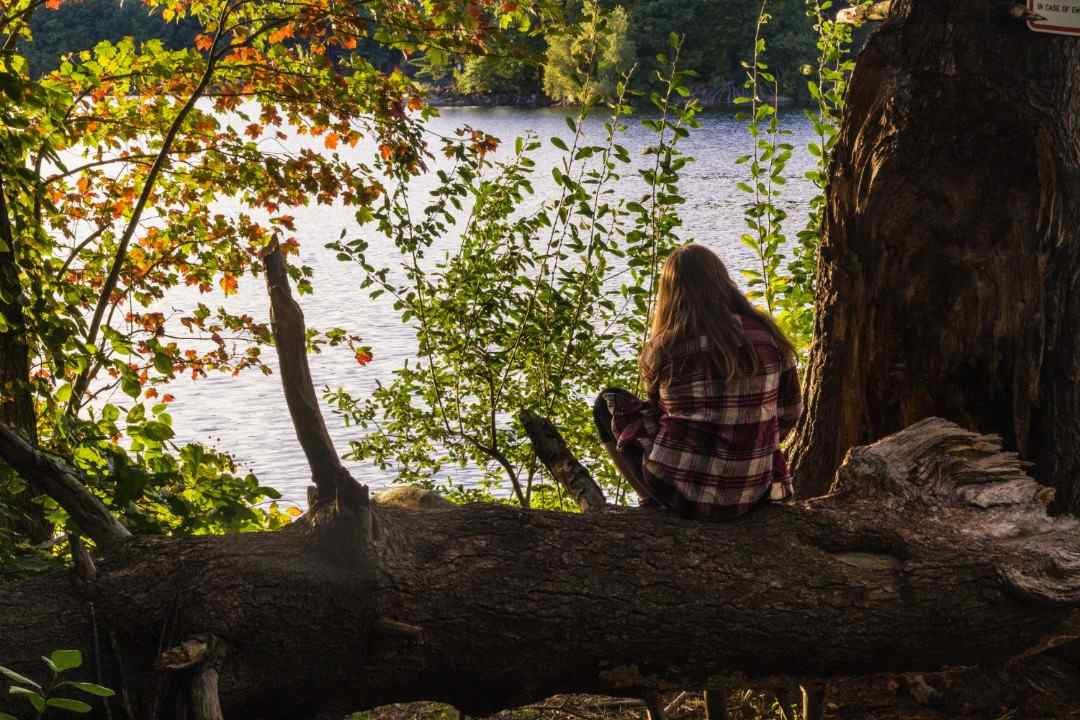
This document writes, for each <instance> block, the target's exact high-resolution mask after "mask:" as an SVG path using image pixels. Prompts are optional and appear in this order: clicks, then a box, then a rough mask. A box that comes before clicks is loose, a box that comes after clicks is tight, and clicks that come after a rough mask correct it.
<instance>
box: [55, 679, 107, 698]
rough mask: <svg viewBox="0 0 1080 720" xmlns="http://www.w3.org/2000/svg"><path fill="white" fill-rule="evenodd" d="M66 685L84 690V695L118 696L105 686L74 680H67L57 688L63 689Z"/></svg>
mask: <svg viewBox="0 0 1080 720" xmlns="http://www.w3.org/2000/svg"><path fill="white" fill-rule="evenodd" d="M65 685H67V686H70V687H73V688H77V689H79V690H82V691H83V692H84V693H90V694H91V695H97V696H98V697H112V696H113V695H115V694H116V693H115V692H114V691H113V690H112V689H111V688H107V687H105V686H103V685H98V684H97V683H91V682H76V681H74V680H66V681H64V682H62V683H60V684H59V685H57V687H62V686H65Z"/></svg>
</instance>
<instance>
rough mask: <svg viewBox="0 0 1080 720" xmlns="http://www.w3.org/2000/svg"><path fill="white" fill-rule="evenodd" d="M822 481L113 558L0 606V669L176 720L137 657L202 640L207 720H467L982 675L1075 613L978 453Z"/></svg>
mask: <svg viewBox="0 0 1080 720" xmlns="http://www.w3.org/2000/svg"><path fill="white" fill-rule="evenodd" d="M839 485H840V490H839V492H838V493H836V494H834V495H832V496H830V497H828V498H824V499H821V500H816V501H812V502H811V503H808V504H805V505H801V506H779V507H768V508H764V509H762V510H760V511H756V512H754V513H752V514H751V515H750V516H748V517H747V518H745V519H743V520H741V521H737V522H734V523H730V524H710V523H700V522H692V521H686V520H682V519H679V518H677V517H674V516H671V515H669V514H666V513H659V512H649V511H636V510H630V511H628V510H606V511H600V512H594V513H589V514H583V515H578V514H568V513H557V512H535V511H524V510H517V509H513V508H509V507H506V506H490V505H487V506H470V507H464V508H453V509H444V510H432V511H426V512H419V511H408V510H401V509H394V508H380V507H378V506H376V507H375V508H374V509H373V510H372V514H373V516H374V527H373V534H372V536H371V537H370V538H368V537H367V536H366V535H363V534H357V533H355V532H353V531H352V524H353V523H355V522H356V519H357V518H356V515H355V513H354V512H353V511H352V510H351V509H349V508H347V507H345V506H343V505H341V504H325V503H321V504H320V505H319V506H318V508H317V509H316V510H315V511H313V514H309V516H306V517H305V518H304V519H303V520H302V521H300V522H298V523H296V524H294V525H293V526H291V527H290V528H288V529H287V530H285V531H282V532H277V533H257V534H248V535H234V536H227V537H203V538H188V539H179V540H164V539H154V538H138V537H136V538H127V539H125V538H123V537H120V536H115V538H116V539H115V540H114V541H113V545H112V547H113V549H112V550H111V551H110V553H109V555H108V556H107V557H106V558H105V559H104V560H103V561H102V562H100V563H99V568H98V571H97V574H96V575H94V576H92V577H91V578H90V580H89V581H88V582H87V581H74V580H73V579H70V578H68V577H67V576H64V575H56V576H50V577H44V578H38V579H33V580H27V581H25V582H22V583H19V584H16V585H14V586H13V587H9V588H5V592H3V593H0V664H4V665H9V666H13V667H14V668H15V669H16V670H19V671H23V672H27V673H31V672H35V671H36V670H37V669H39V662H40V661H39V660H38V658H39V656H40V655H42V654H45V653H46V651H48V650H51V649H54V648H57V647H79V648H83V650H84V653H85V655H86V657H87V658H93V657H97V658H98V662H97V665H98V666H99V667H100V668H101V671H102V672H103V673H104V678H103V680H104V681H105V682H106V683H107V684H111V685H113V686H114V687H117V688H120V687H123V688H124V689H125V690H126V691H127V693H128V694H129V696H130V698H131V703H132V705H133V707H134V708H135V713H136V716H137V717H140V718H142V717H171V716H172V715H171V712H172V708H174V707H175V701H174V699H173V695H174V694H175V693H176V690H177V689H178V688H181V689H182V688H183V687H185V686H184V685H183V683H186V682H190V678H185V677H184V676H183V673H182V672H179V673H178V672H174V671H160V672H159V671H156V670H155V669H154V665H155V660H156V659H157V658H158V657H159V655H160V653H161V650H162V648H166V647H170V646H174V645H178V644H180V643H181V642H182V641H184V640H186V639H189V638H193V637H203V638H206V637H210V638H216V639H217V640H219V641H222V642H223V643H224V646H226V647H227V648H228V652H227V654H226V655H225V656H224V659H223V662H222V664H221V666H220V672H219V676H218V685H219V687H220V699H221V704H222V707H223V709H224V714H225V717H230V716H231V717H234V718H255V717H259V718H298V717H310V716H314V715H315V714H317V713H320V712H331V711H346V710H357V709H362V708H366V707H371V706H376V705H380V704H383V703H388V702H396V701H408V700H419V699H431V700H442V701H446V702H449V703H452V704H454V705H456V706H458V707H459V708H461V709H462V710H464V711H466V712H469V713H471V714H484V713H488V712H491V711H493V710H496V709H499V708H503V707H509V706H514V705H520V704H523V703H527V702H530V701H534V700H537V699H540V698H543V697H547V696H549V695H552V694H555V693H557V692H568V691H569V692H575V691H576V692H597V693H609V694H632V693H644V692H646V691H648V690H650V689H657V688H668V687H709V686H716V685H717V684H723V683H724V682H725V681H726V680H728V679H731V678H734V677H739V678H743V679H744V680H745V679H746V678H761V677H766V676H777V675H789V676H792V677H796V678H803V679H805V678H821V677H835V676H855V675H863V674H867V673H873V672H882V671H889V672H900V671H930V670H935V669H938V668H941V667H944V666H952V665H969V664H977V663H991V662H994V661H998V660H1003V659H1006V658H1008V657H1011V656H1013V655H1015V654H1017V653H1019V652H1022V651H1024V650H1026V649H1028V648H1030V647H1032V646H1033V645H1035V644H1036V643H1037V642H1039V641H1040V640H1041V639H1043V638H1044V637H1045V636H1046V635H1047V634H1050V633H1053V632H1054V631H1055V628H1058V627H1059V626H1060V624H1061V623H1063V622H1064V621H1065V620H1066V618H1067V616H1068V615H1069V613H1070V608H1071V607H1072V606H1073V605H1075V604H1077V603H1078V602H1080V533H1077V526H1078V523H1077V521H1076V520H1075V519H1072V518H1059V519H1050V518H1049V517H1047V515H1046V512H1045V508H1044V505H1043V503H1044V502H1045V501H1046V500H1047V499H1048V497H1047V496H1048V495H1049V494H1050V493H1048V492H1047V491H1046V489H1045V488H1042V487H1041V486H1039V485H1037V484H1036V483H1035V482H1034V481H1032V480H1031V479H1030V478H1028V477H1027V476H1025V475H1024V473H1023V471H1022V468H1021V466H1020V464H1019V463H1018V461H1017V460H1016V458H1015V456H1010V455H1008V454H1003V453H1001V452H999V447H998V446H997V445H996V443H995V441H994V440H993V439H991V438H986V437H980V436H977V435H974V434H972V433H969V432H967V431H964V430H961V429H960V428H958V427H956V426H954V425H952V424H950V423H946V422H943V421H940V420H936V419H934V420H928V421H926V422H924V423H921V424H919V425H917V426H915V427H913V428H911V429H909V430H906V431H904V432H903V433H900V434H898V435H896V436H893V437H891V438H889V439H887V440H885V441H882V442H880V443H877V444H875V445H873V446H868V447H864V448H860V449H858V450H856V451H854V452H853V453H852V454H851V456H850V457H849V459H848V461H847V462H846V463H845V465H844V467H843V468H842V469H841V471H840V473H839ZM100 532H101V533H103V534H102V537H106V538H108V537H112V535H110V531H109V530H108V529H104V530H102V531H100ZM95 637H96V638H98V640H97V642H96V643H95V640H94V638H95ZM95 645H96V650H95ZM113 646H115V647H113ZM118 658H122V666H123V672H122V673H121V672H120V669H119V668H118V660H117V659H118ZM90 665H91V666H90V667H87V668H86V672H87V674H88V675H89V676H90V677H93V675H94V673H95V667H93V664H92V663H91V664H90ZM159 665H165V666H170V665H171V666H175V663H173V662H164V663H159ZM4 702H5V701H4V700H0V706H2V705H3V703H4ZM155 707H156V708H157V710H158V714H157V715H154V714H152V710H153V708H155Z"/></svg>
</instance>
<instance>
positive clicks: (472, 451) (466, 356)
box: [330, 28, 698, 507]
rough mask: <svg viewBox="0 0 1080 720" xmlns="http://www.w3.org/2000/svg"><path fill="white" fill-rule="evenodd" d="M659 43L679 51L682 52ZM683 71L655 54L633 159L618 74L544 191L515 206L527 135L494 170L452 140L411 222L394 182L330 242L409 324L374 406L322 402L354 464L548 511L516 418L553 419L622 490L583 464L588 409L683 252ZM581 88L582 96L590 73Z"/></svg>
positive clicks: (584, 43)
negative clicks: (590, 128)
mask: <svg viewBox="0 0 1080 720" xmlns="http://www.w3.org/2000/svg"><path fill="white" fill-rule="evenodd" d="M582 32H583V35H582V37H580V38H578V39H577V41H576V42H574V43H573V44H572V47H573V48H574V49H573V52H574V53H575V60H574V61H575V63H577V64H579V65H580V66H581V67H584V68H591V69H594V70H597V71H598V72H601V73H603V72H605V71H606V70H607V69H608V61H607V60H602V59H601V56H604V55H605V54H606V51H607V49H608V46H607V45H606V44H605V42H604V39H603V37H602V34H597V33H593V32H592V31H591V29H588V28H585V29H583V31H582ZM672 40H673V42H674V43H675V44H676V47H675V48H674V52H675V53H676V54H677V52H678V46H679V42H680V41H679V39H678V38H675V37H673V38H672ZM685 77H686V76H685V73H683V72H682V71H680V70H678V69H677V67H676V59H675V58H672V59H671V60H669V62H668V67H667V68H666V71H665V73H664V74H663V75H662V81H663V86H662V87H661V88H659V90H658V92H656V93H654V94H653V100H654V102H655V106H656V107H655V110H656V112H657V114H658V117H656V118H650V119H646V120H644V122H645V123H646V124H647V125H648V126H649V128H650V129H651V130H652V131H653V133H654V134H655V140H654V142H653V143H652V144H651V145H650V146H649V147H648V148H647V149H646V150H645V153H644V157H643V159H642V160H638V161H635V160H633V159H632V158H631V156H630V154H629V152H628V151H627V150H626V149H625V148H624V147H623V146H622V145H620V136H621V134H622V132H623V131H624V129H625V127H624V118H625V116H626V115H628V114H629V113H630V107H629V105H628V102H627V101H628V94H629V89H628V85H627V78H626V76H623V79H622V80H620V81H618V82H616V83H615V85H614V87H613V95H614V97H613V99H612V100H611V102H610V104H609V105H608V106H607V113H608V118H607V121H606V122H605V123H604V133H603V137H602V139H601V140H600V142H596V141H595V139H594V140H593V141H592V142H589V139H588V137H587V135H586V133H585V125H586V120H587V118H588V116H589V114H590V113H591V112H592V111H593V110H594V108H593V107H592V106H591V105H589V104H586V105H583V106H582V107H581V109H580V111H579V113H578V115H577V117H576V118H568V124H569V127H570V130H571V132H572V133H573V138H572V140H571V141H570V142H569V143H567V142H564V141H563V140H562V139H560V138H557V137H556V138H552V139H551V140H550V142H551V143H552V144H553V145H554V146H555V147H556V148H558V149H560V150H562V151H563V152H564V153H565V157H564V159H563V161H562V162H561V163H560V164H559V165H557V166H555V167H553V168H550V172H551V173H552V174H553V176H554V179H555V181H556V183H557V186H558V195H557V196H556V197H551V198H547V199H541V200H540V201H533V202H530V196H532V194H533V187H532V176H533V174H534V173H535V172H536V166H535V163H534V162H533V160H532V159H531V155H532V154H533V153H534V152H535V151H536V150H537V149H539V147H540V140H539V139H538V138H535V137H523V138H518V139H517V140H516V143H515V147H514V152H513V154H512V156H511V157H510V158H509V159H508V160H501V161H497V162H493V161H491V160H490V159H489V157H488V156H489V154H490V153H491V152H492V151H493V150H494V148H495V145H496V140H495V139H493V138H490V137H489V136H486V135H483V134H482V133H476V132H473V133H465V134H464V138H463V139H464V140H465V141H466V143H465V145H464V146H462V143H461V141H460V140H454V141H448V142H447V146H446V148H445V152H446V154H447V156H448V157H450V158H452V159H453V160H454V167H453V169H452V170H451V171H449V172H443V171H439V179H440V183H439V187H438V189H436V190H435V191H434V192H433V193H432V195H431V197H430V199H429V201H428V203H427V204H426V205H425V206H424V207H423V208H422V209H421V210H420V212H419V213H418V216H419V217H422V218H423V219H424V220H423V221H422V222H415V221H414V220H413V219H412V218H413V217H414V213H411V212H410V209H409V201H410V198H409V195H408V191H407V187H405V185H404V184H399V185H398V187H397V189H394V190H391V191H390V192H388V193H387V195H386V197H385V201H384V204H383V207H382V208H381V209H380V211H379V212H378V213H376V215H375V216H374V217H373V218H372V220H373V221H374V222H375V224H376V226H377V230H378V235H379V236H381V237H376V238H375V239H371V240H369V239H368V238H367V237H365V236H361V237H359V238H357V239H355V240H349V241H344V240H343V241H342V242H340V243H336V244H335V245H334V246H333V247H334V248H335V249H336V250H338V252H339V253H341V254H342V257H343V258H345V259H348V258H350V257H351V258H355V259H356V260H357V261H358V262H359V263H360V264H361V266H362V267H363V269H364V270H365V271H366V273H367V278H368V279H367V283H368V284H369V285H370V286H372V288H373V294H374V295H376V296H377V295H379V294H382V293H384V292H388V293H391V294H392V295H393V296H394V298H395V299H396V302H395V307H396V309H397V310H398V311H399V312H400V316H401V321H402V322H403V323H407V324H413V325H415V326H416V328H417V340H418V343H419V357H417V358H416V359H415V360H414V361H411V362H409V363H406V364H405V365H404V366H402V367H401V368H400V369H398V370H397V371H396V373H395V377H394V380H393V381H392V382H391V383H389V384H387V385H385V386H382V387H380V388H378V389H377V390H376V391H375V393H374V395H373V396H372V397H370V398H368V399H366V400H357V399H354V398H353V397H351V396H350V395H349V394H348V393H347V392H346V391H345V390H339V391H336V392H334V393H332V394H331V396H330V399H331V401H332V402H333V404H334V405H335V406H336V407H337V408H338V410H339V412H341V413H342V414H343V415H344V416H345V417H346V419H348V420H349V421H350V422H352V423H355V424H358V425H360V426H361V427H363V428H364V429H366V430H367V433H366V437H365V439H364V440H362V441H360V442H356V443H354V444H353V445H352V453H351V455H352V457H353V458H354V459H357V460H373V461H375V462H377V463H379V464H380V465H381V466H382V467H384V468H385V469H388V470H393V471H394V472H395V473H396V476H397V478H398V479H400V480H403V481H408V482H420V483H423V484H427V485H433V484H438V483H440V481H442V482H443V483H445V482H446V481H447V480H448V479H452V477H453V475H452V473H450V474H449V475H447V474H440V472H441V471H443V470H445V469H446V468H447V467H449V468H453V467H454V466H460V467H465V466H469V467H471V468H478V469H480V470H482V471H483V472H484V474H485V480H486V482H485V486H486V488H487V489H489V490H490V489H496V488H497V489H500V490H503V491H507V490H509V491H512V493H513V495H512V497H513V499H514V500H515V501H516V502H517V503H519V504H521V505H522V506H525V507H529V506H534V505H548V506H550V505H553V504H555V505H559V506H561V505H562V503H563V500H562V495H561V493H562V490H561V488H559V487H553V486H551V485H550V484H543V483H542V482H541V480H542V478H543V475H542V473H541V467H540V465H539V463H538V462H537V459H536V456H535V454H534V453H533V452H532V449H531V446H530V445H529V443H528V440H527V438H526V437H525V435H524V433H523V431H522V429H521V427H520V426H519V424H518V422H517V420H516V415H517V413H518V412H519V411H520V410H522V409H524V408H531V409H537V410H539V411H540V412H542V414H544V415H545V416H548V417H550V418H552V419H553V420H554V421H555V422H556V424H558V426H559V427H560V428H562V429H563V430H564V431H565V434H566V436H567V440H568V442H570V443H571V445H572V446H573V448H574V450H575V452H577V453H578V454H579V456H580V457H582V458H585V459H586V460H587V461H589V463H590V465H591V466H592V467H593V468H594V471H595V473H596V474H597V476H598V477H599V478H600V479H601V481H602V482H605V483H607V484H608V485H609V486H610V487H611V489H612V490H613V493H612V494H613V496H614V497H616V498H618V497H621V496H622V494H623V489H622V487H621V486H620V484H619V481H618V479H617V478H616V477H615V476H614V474H613V472H612V470H611V468H609V467H608V464H607V463H606V462H603V461H601V458H600V456H598V454H597V451H598V450H599V447H598V444H597V443H596V442H595V438H594V430H593V426H592V420H591V417H592V415H591V398H592V396H593V395H594V394H595V393H596V391H597V390H598V389H599V388H603V387H606V386H613V385H619V386H623V387H635V386H636V384H637V376H636V355H635V353H634V350H633V348H636V347H638V346H639V345H640V344H641V342H642V340H643V338H644V333H645V322H644V319H645V317H646V316H647V314H648V311H649V305H650V303H651V302H652V297H653V290H654V286H655V281H656V275H657V271H658V269H659V266H660V264H661V263H662V262H663V260H664V258H665V257H666V256H667V254H668V253H669V252H670V250H671V248H673V247H674V246H675V245H677V244H678V243H680V242H684V241H685V240H684V239H681V238H680V237H679V236H678V234H677V233H678V228H679V226H680V221H679V218H678V215H677V214H676V213H675V207H676V206H677V205H678V204H680V203H681V202H682V197H681V196H680V195H679V194H678V187H677V184H678V180H679V175H680V171H681V170H682V168H683V167H684V166H685V165H686V163H687V162H689V158H686V157H684V156H683V155H682V154H681V153H680V152H679V149H678V147H679V142H680V140H681V139H683V138H685V137H686V135H687V133H688V128H691V127H694V126H696V120H695V114H696V112H697V109H698V106H697V103H696V101H695V100H694V99H692V98H689V97H688V95H689V91H688V90H687V89H686V87H685V84H684V83H685ZM581 85H582V86H583V87H591V86H592V80H591V78H590V77H588V76H586V77H585V78H583V79H582V80H581ZM588 97H593V95H592V94H589V95H588ZM628 172H637V173H639V174H640V175H641V176H642V178H643V179H644V181H645V184H646V186H647V187H648V192H647V193H646V194H645V195H644V196H643V197H641V198H626V197H620V196H619V195H616V194H614V193H613V188H612V186H613V184H614V183H615V182H616V181H617V180H618V179H619V177H620V175H623V174H625V173H628ZM533 207H535V208H536V209H535V210H531V209H530V210H525V211H524V212H522V208H533ZM455 226H456V227H459V228H461V230H460V232H461V237H460V241H459V242H457V243H454V244H453V246H452V247H451V248H450V249H449V250H445V251H443V252H442V253H441V259H440V260H439V261H437V262H435V263H433V264H432V263H430V262H429V263H424V262H423V261H424V259H425V258H426V257H428V256H429V255H430V254H431V253H433V252H434V251H436V250H438V249H439V248H438V243H439V240H440V239H441V238H443V237H445V236H447V235H448V234H449V230H450V229H451V228H454V227H455ZM387 241H390V242H392V243H393V246H394V247H396V248H397V249H398V250H399V259H398V260H397V262H396V263H394V264H392V265H391V266H383V267H378V266H376V265H374V264H373V261H372V260H370V259H369V257H368V254H367V250H368V248H369V247H370V246H372V245H374V246H376V247H380V248H385V247H386V245H387ZM393 265H400V266H401V267H404V268H405V269H406V273H405V277H404V278H401V279H400V280H396V281H395V280H393V278H394V277H395V275H394V273H393V270H394V267H393ZM447 489H448V490H450V491H451V492H453V491H454V490H455V488H453V487H450V488H447Z"/></svg>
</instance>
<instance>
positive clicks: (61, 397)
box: [53, 383, 71, 403]
mask: <svg viewBox="0 0 1080 720" xmlns="http://www.w3.org/2000/svg"><path fill="white" fill-rule="evenodd" d="M53 397H54V398H56V402H58V403H66V402H67V401H68V400H70V399H71V383H64V384H63V385H61V386H60V387H58V388H57V389H56V393H55V394H54V395H53Z"/></svg>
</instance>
